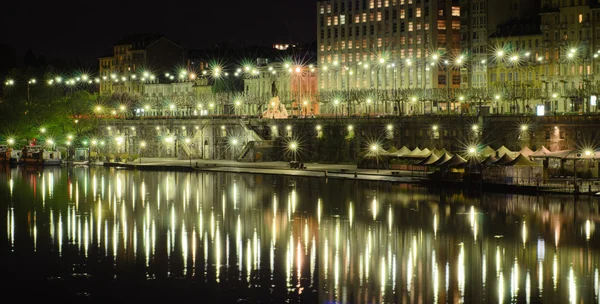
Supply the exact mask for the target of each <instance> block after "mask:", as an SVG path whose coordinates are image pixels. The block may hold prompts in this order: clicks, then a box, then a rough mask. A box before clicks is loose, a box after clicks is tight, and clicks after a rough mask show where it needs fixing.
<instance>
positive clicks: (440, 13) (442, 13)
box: [438, 9, 444, 17]
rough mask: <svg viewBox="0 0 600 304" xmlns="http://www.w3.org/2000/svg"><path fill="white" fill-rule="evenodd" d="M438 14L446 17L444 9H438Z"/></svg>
mask: <svg viewBox="0 0 600 304" xmlns="http://www.w3.org/2000/svg"><path fill="white" fill-rule="evenodd" d="M438 16H440V17H444V10H443V9H441V10H438Z"/></svg>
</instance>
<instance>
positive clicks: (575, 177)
mask: <svg viewBox="0 0 600 304" xmlns="http://www.w3.org/2000/svg"><path fill="white" fill-rule="evenodd" d="M583 154H584V155H585V157H586V158H590V157H592V155H593V154H594V152H592V150H589V149H586V150H585V151H583ZM575 157H576V158H573V192H575V193H579V187H578V186H577V162H578V161H579V160H580V159H579V158H577V155H575Z"/></svg>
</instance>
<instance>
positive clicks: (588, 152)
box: [584, 149, 592, 157]
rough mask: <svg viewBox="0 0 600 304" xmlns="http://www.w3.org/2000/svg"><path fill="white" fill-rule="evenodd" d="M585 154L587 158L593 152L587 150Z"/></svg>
mask: <svg viewBox="0 0 600 304" xmlns="http://www.w3.org/2000/svg"><path fill="white" fill-rule="evenodd" d="M584 154H585V156H588V157H589V156H591V155H592V150H589V149H587V150H585V152H584Z"/></svg>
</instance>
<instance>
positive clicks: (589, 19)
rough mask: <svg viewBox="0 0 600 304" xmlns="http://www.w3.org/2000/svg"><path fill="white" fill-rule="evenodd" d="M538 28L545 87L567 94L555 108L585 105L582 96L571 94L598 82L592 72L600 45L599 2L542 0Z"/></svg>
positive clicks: (570, 108)
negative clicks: (541, 47) (540, 38)
mask: <svg viewBox="0 0 600 304" xmlns="http://www.w3.org/2000/svg"><path fill="white" fill-rule="evenodd" d="M541 18H542V20H541V30H542V39H543V50H544V57H545V59H546V60H547V62H548V65H547V66H546V68H545V73H544V74H545V79H544V82H545V84H546V88H545V89H546V91H547V92H548V94H549V96H551V95H553V94H558V95H559V96H562V97H565V98H570V99H571V103H569V104H567V103H566V102H565V103H562V102H561V103H558V102H557V101H555V102H554V103H553V105H554V106H555V107H558V109H556V110H558V111H561V110H572V111H579V110H580V109H581V107H586V106H587V103H584V100H583V99H582V98H578V97H576V96H572V95H573V92H574V90H576V89H586V88H589V87H590V85H597V80H596V79H595V77H594V74H595V73H597V72H599V71H600V65H599V64H596V62H595V61H596V60H597V59H598V52H599V51H598V50H599V49H600V41H599V39H600V5H599V3H598V1H597V0H594V1H592V0H568V1H566V0H561V1H558V0H542V12H541Z"/></svg>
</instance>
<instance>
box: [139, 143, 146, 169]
mask: <svg viewBox="0 0 600 304" xmlns="http://www.w3.org/2000/svg"><path fill="white" fill-rule="evenodd" d="M144 148H146V142H145V141H141V142H140V164H142V152H143V151H144Z"/></svg>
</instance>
